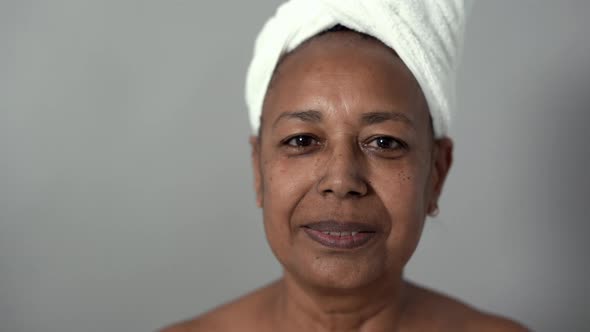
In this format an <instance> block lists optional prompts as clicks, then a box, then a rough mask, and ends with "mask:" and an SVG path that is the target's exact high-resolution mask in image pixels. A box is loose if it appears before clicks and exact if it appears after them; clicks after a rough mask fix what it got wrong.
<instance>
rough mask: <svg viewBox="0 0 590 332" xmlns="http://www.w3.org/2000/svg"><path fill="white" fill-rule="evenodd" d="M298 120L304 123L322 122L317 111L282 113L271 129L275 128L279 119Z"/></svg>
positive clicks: (320, 115) (320, 114)
mask: <svg viewBox="0 0 590 332" xmlns="http://www.w3.org/2000/svg"><path fill="white" fill-rule="evenodd" d="M285 118H286V119H299V120H301V121H305V122H320V121H322V113H320V112H318V111H313V110H309V111H295V112H285V113H282V114H281V115H280V116H279V117H278V118H277V119H276V120H275V122H274V124H273V127H276V125H277V123H278V122H279V121H280V120H281V119H285Z"/></svg>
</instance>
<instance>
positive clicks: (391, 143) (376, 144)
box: [366, 136, 405, 150]
mask: <svg viewBox="0 0 590 332" xmlns="http://www.w3.org/2000/svg"><path fill="white" fill-rule="evenodd" d="M366 146H370V147H372V148H377V149H379V150H397V149H400V148H403V147H405V146H404V143H402V142H401V141H399V140H397V139H395V138H393V137H391V136H379V137H375V138H374V139H372V140H371V141H369V143H367V144H366Z"/></svg>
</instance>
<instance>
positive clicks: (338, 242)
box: [302, 220, 377, 249]
mask: <svg viewBox="0 0 590 332" xmlns="http://www.w3.org/2000/svg"><path fill="white" fill-rule="evenodd" d="M302 229H303V231H304V232H305V233H306V234H307V235H308V236H309V238H311V239H312V240H314V241H315V242H317V243H319V244H321V245H323V246H326V247H329V248H336V249H355V248H359V247H362V246H364V245H365V244H367V243H368V242H369V241H371V240H372V239H373V238H375V237H376V235H377V227H375V226H373V225H369V224H364V223H356V222H338V221H333V220H328V221H320V222H316V223H311V224H307V225H304V226H302Z"/></svg>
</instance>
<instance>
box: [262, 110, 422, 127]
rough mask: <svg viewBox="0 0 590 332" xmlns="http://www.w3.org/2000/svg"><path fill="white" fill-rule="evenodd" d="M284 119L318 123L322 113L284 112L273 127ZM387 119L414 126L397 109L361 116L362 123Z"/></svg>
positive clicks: (375, 122) (380, 121) (376, 122)
mask: <svg viewBox="0 0 590 332" xmlns="http://www.w3.org/2000/svg"><path fill="white" fill-rule="evenodd" d="M282 119H299V120H301V121H304V122H313V123H317V122H321V121H322V113H321V112H318V111H314V110H308V111H293V112H284V113H282V114H281V115H279V117H278V118H277V119H276V120H275V122H274V124H273V127H276V125H277V124H278V123H279V121H280V120H282ZM385 121H401V122H404V123H406V124H408V125H410V126H412V127H414V123H413V122H412V120H410V118H408V117H407V116H406V115H405V114H403V113H399V112H395V111H380V112H369V113H364V114H363V115H362V116H361V123H362V124H364V125H373V124H378V123H383V122H385Z"/></svg>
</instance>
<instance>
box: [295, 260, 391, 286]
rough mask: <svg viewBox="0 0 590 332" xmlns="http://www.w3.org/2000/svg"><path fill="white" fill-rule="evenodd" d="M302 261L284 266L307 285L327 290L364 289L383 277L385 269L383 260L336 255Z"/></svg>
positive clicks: (385, 272)
mask: <svg viewBox="0 0 590 332" xmlns="http://www.w3.org/2000/svg"><path fill="white" fill-rule="evenodd" d="M300 262H301V263H302V264H293V265H290V266H285V269H286V271H287V272H288V273H289V274H291V275H293V276H295V277H296V278H297V279H299V281H302V282H304V283H305V284H307V285H309V286H310V287H314V288H319V289H325V290H326V291H330V290H332V291H346V290H354V289H361V288H366V287H368V286H371V285H372V284H374V281H376V280H378V279H380V278H383V277H384V276H385V275H386V274H387V271H386V269H385V266H386V264H385V263H384V262H383V261H382V260H377V259H375V260H373V261H370V260H366V259H362V260H359V258H358V257H356V259H355V258H354V257H342V256H337V255H330V254H327V255H322V256H320V255H313V256H312V257H309V258H307V259H302V261H300Z"/></svg>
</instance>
